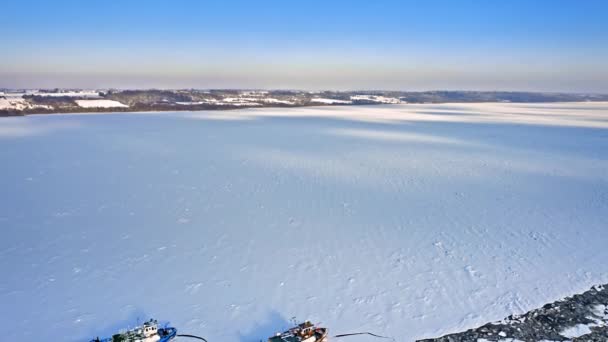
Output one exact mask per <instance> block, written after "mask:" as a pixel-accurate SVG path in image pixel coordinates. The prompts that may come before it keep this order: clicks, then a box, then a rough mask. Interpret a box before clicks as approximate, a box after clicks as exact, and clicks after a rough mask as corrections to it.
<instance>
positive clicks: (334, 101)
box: [310, 97, 353, 104]
mask: <svg viewBox="0 0 608 342" xmlns="http://www.w3.org/2000/svg"><path fill="white" fill-rule="evenodd" d="M310 102H316V103H325V104H350V103H353V101H346V100H336V99H324V98H319V97H315V98H312V99H310Z"/></svg>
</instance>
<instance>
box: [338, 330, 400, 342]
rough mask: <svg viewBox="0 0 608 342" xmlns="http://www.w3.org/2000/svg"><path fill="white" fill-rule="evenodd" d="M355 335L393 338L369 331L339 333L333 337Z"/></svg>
mask: <svg viewBox="0 0 608 342" xmlns="http://www.w3.org/2000/svg"><path fill="white" fill-rule="evenodd" d="M355 335H370V336H374V337H378V338H385V339H388V340H393V341H394V340H395V339H394V338H392V337H388V336H380V335H376V334H374V333H370V332H358V333H352V334H340V335H335V336H334V337H335V338H340V337H347V336H355Z"/></svg>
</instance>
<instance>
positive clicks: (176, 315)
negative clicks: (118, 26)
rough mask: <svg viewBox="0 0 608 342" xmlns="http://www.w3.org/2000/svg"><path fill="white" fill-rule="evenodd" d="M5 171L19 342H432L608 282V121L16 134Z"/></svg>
mask: <svg viewBox="0 0 608 342" xmlns="http://www.w3.org/2000/svg"><path fill="white" fill-rule="evenodd" d="M0 165H1V168H0V189H1V191H0V204H1V205H0V227H1V228H2V234H3V238H2V239H1V240H0V272H1V273H2V277H0V303H1V305H0V320H2V322H4V323H5V324H4V326H3V332H2V339H3V340H7V341H19V342H29V341H40V340H49V339H51V340H57V341H68V342H72V341H73V342H76V341H88V339H90V338H93V337H95V336H98V335H99V336H109V335H111V334H112V333H113V332H115V331H117V330H118V329H120V328H124V327H127V326H133V325H134V324H135V323H136V322H137V319H138V318H139V320H140V321H141V320H143V319H146V318H149V317H154V318H158V319H160V320H164V321H170V323H171V324H172V325H174V326H176V327H177V328H178V329H179V330H180V331H181V332H183V333H193V334H197V335H202V336H205V337H207V338H208V340H209V341H222V342H257V341H259V340H260V339H265V338H267V337H268V336H269V335H271V334H273V333H274V332H276V331H279V330H282V329H283V328H285V327H287V325H288V320H289V318H291V317H292V316H296V317H298V319H302V320H303V319H310V320H312V321H313V322H322V324H323V325H324V326H327V327H329V328H330V332H331V333H332V334H338V333H347V332H353V331H372V332H375V333H377V334H382V335H389V336H393V337H395V338H396V340H397V341H412V340H413V339H415V338H424V337H435V336H440V335H443V334H446V333H451V332H457V331H462V330H465V329H468V328H472V327H475V326H479V325H481V324H484V323H486V322H490V321H497V320H500V319H502V318H504V317H506V316H508V315H510V314H514V313H515V314H521V313H523V312H525V311H528V310H530V309H533V308H536V307H539V306H541V305H543V304H545V303H547V302H552V301H554V300H556V299H559V298H562V297H564V296H567V295H571V294H574V293H577V292H582V291H584V290H587V289H588V288H589V287H590V286H591V285H593V284H598V283H606V282H608V263H606V262H605V260H608V249H607V248H606V242H607V241H608V231H607V229H606V227H608V214H607V213H608V104H607V103H579V104H576V103H567V104H466V105H464V104H442V105H376V106H356V107H352V106H349V107H307V108H294V109H284V108H258V109H242V110H235V111H215V112H214V111H200V112H180V113H145V114H143V113H132V114H98V115H96V114H86V115H45V116H41V115H38V116H26V117H18V118H3V119H1V120H0ZM598 310H599V309H598ZM349 341H352V342H363V341H368V339H367V338H365V337H353V338H351V340H349Z"/></svg>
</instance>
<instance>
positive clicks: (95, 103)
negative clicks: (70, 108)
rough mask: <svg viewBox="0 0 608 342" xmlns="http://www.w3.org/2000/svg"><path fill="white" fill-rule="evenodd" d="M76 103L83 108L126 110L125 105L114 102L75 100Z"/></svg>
mask: <svg viewBox="0 0 608 342" xmlns="http://www.w3.org/2000/svg"><path fill="white" fill-rule="evenodd" d="M76 103H77V104H78V105H79V106H80V107H83V108H116V107H121V108H127V107H129V106H127V105H126V104H122V103H120V102H118V101H114V100H76Z"/></svg>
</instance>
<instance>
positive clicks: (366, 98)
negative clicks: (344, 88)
mask: <svg viewBox="0 0 608 342" xmlns="http://www.w3.org/2000/svg"><path fill="white" fill-rule="evenodd" d="M350 99H351V100H352V101H371V102H377V103H387V104H398V103H402V102H401V100H399V99H397V98H394V97H385V96H377V95H353V96H351V97H350Z"/></svg>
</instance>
